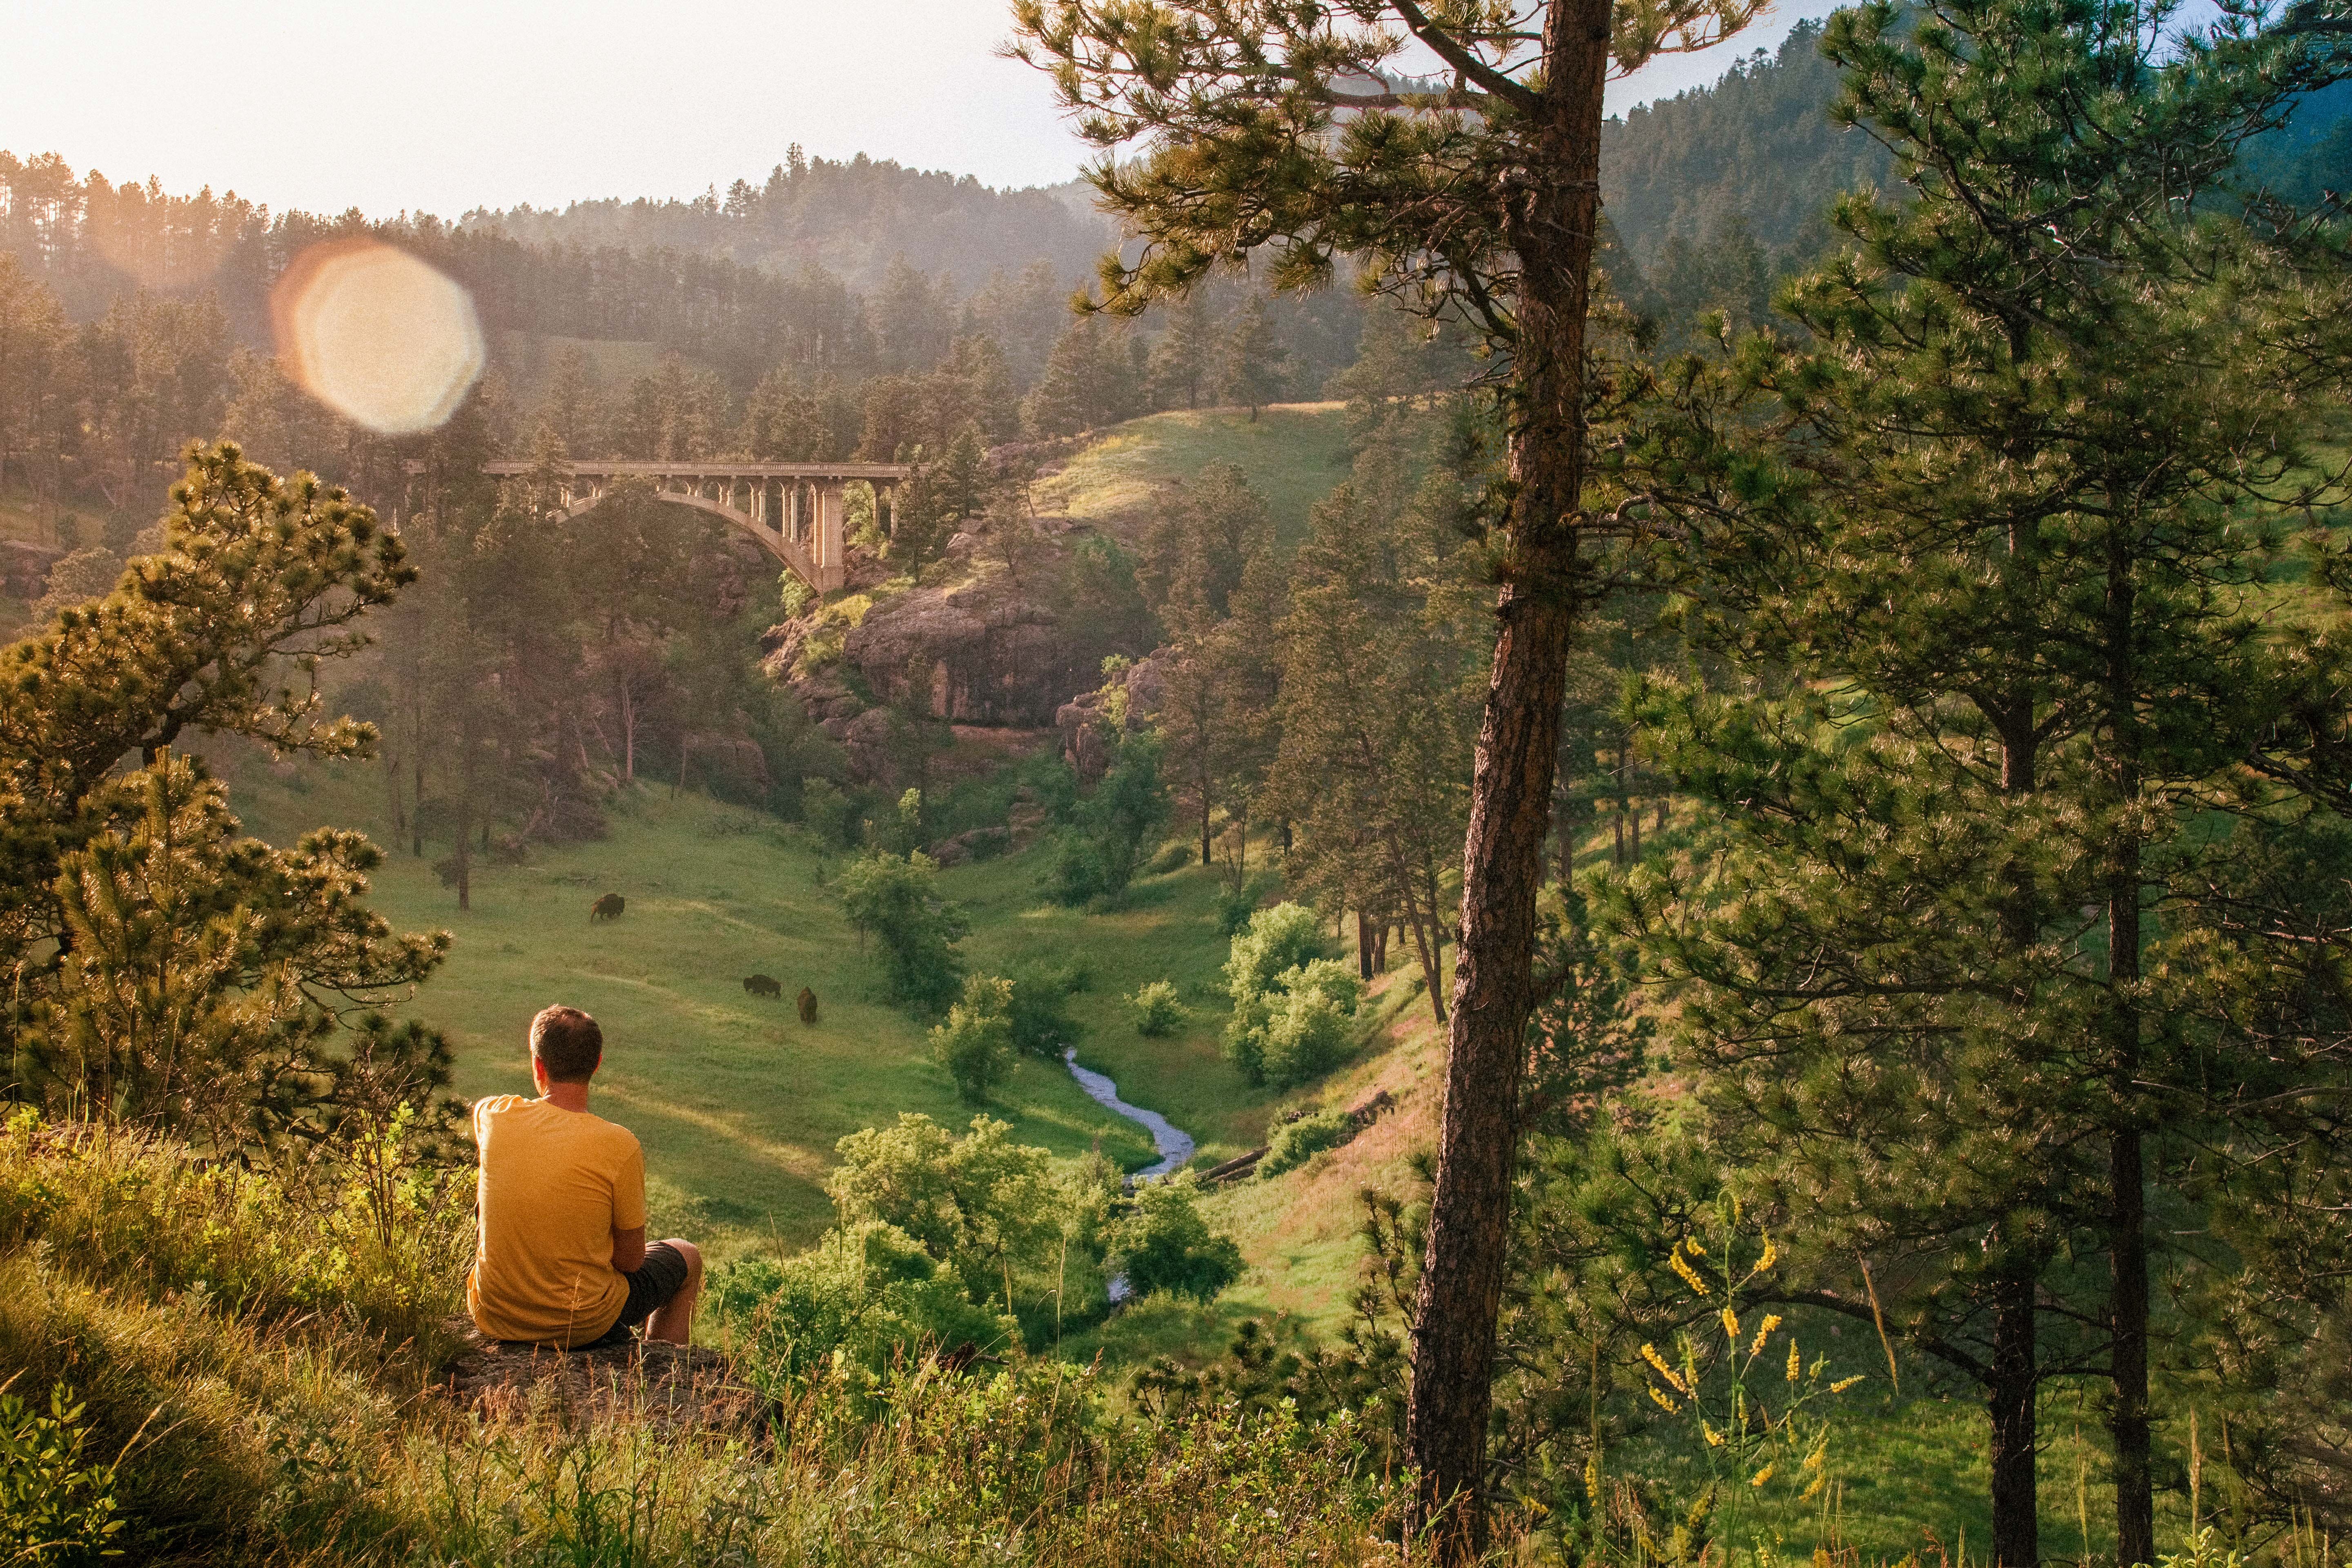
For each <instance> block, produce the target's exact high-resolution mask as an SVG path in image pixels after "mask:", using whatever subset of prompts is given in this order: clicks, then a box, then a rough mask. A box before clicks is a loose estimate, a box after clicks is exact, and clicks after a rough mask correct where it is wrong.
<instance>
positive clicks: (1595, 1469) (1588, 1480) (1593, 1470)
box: [1584, 1443, 1601, 1503]
mask: <svg viewBox="0 0 2352 1568" xmlns="http://www.w3.org/2000/svg"><path fill="white" fill-rule="evenodd" d="M1584 1495H1585V1496H1586V1497H1588V1498H1590V1499H1591V1500H1593V1501H1594V1502H1595V1503H1598V1502H1600V1500H1601V1445H1600V1444H1598V1443H1595V1444H1594V1445H1593V1446H1592V1457H1591V1458H1589V1459H1587V1460H1585V1461H1584Z"/></svg>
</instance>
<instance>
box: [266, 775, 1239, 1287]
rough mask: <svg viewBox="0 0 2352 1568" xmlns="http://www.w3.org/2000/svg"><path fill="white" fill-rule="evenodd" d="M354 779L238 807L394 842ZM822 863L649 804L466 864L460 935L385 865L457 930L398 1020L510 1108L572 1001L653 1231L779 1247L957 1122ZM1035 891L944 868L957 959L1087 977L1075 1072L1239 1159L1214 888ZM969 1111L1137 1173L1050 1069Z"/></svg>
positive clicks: (409, 867) (419, 865)
mask: <svg viewBox="0 0 2352 1568" xmlns="http://www.w3.org/2000/svg"><path fill="white" fill-rule="evenodd" d="M374 779H375V775H374V774H373V770H372V769H344V768H336V769H331V770H330V769H324V768H314V769H310V770H308V771H306V772H304V773H299V774H295V775H292V776H290V777H289V776H287V775H284V774H270V773H267V771H266V770H263V769H259V768H257V767H250V766H248V767H245V768H241V769H239V770H238V773H237V778H236V785H235V789H234V794H235V797H236V802H237V805H238V809H239V810H240V811H241V812H242V813H243V814H244V815H245V816H246V817H247V824H248V826H249V827H250V828H251V829H252V830H253V831H256V832H258V833H260V834H262V835H263V836H264V837H270V838H272V839H275V840H278V841H285V840H287V839H289V837H291V836H292V835H294V834H296V833H299V831H301V830H302V829H304V828H306V827H309V826H315V825H317V824H319V823H321V822H341V823H348V824H353V825H357V826H363V827H366V828H368V829H369V830H370V831H372V832H373V833H374V834H375V835H376V836H377V837H378V838H379V841H380V842H383V843H385V844H386V845H387V847H391V845H390V839H389V836H388V835H386V834H385V832H384V829H383V823H381V822H380V821H378V820H376V814H375V812H374V811H373V809H372V807H373V801H374V799H375V798H376V795H375V783H374ZM838 865H839V860H838V858H835V859H833V860H832V862H831V866H832V867H833V868H837V867H838ZM820 872H821V865H820V859H819V857H818V856H817V855H816V854H815V853H814V851H813V850H812V849H811V848H810V847H808V844H807V841H806V839H805V838H804V837H803V835H802V834H800V833H799V832H798V831H797V830H795V829H791V828H786V827H783V826H780V825H777V824H775V823H773V822H772V821H771V820H769V819H766V818H763V817H761V816H758V815H756V814H754V813H751V812H747V811H742V810H740V809H738V808H735V807H731V806H727V805H719V804H717V803H714V802H711V801H709V800H707V799H704V798H702V797H700V796H698V795H686V796H683V797H680V798H678V799H677V800H675V801H673V800H671V799H670V798H669V796H668V795H667V791H665V790H658V789H657V790H654V791H651V792H648V793H646V795H643V796H641V797H640V798H639V799H638V800H637V801H636V802H635V805H632V806H631V807H630V808H629V809H628V810H627V811H626V812H625V813H623V814H617V815H616V816H615V818H614V828H613V832H612V834H611V836H610V837H607V838H606V839H604V840H603V841H602V842H599V843H593V844H584V845H574V846H567V847H559V848H551V849H541V850H538V851H535V852H534V854H533V857H532V860H531V863H530V865H528V866H525V867H521V868H484V869H483V870H482V872H481V873H480V874H479V875H478V878H477V879H476V882H475V887H474V898H473V908H472V910H470V911H468V912H467V913H465V914H463V915H461V914H459V913H458V912H457V900H456V898H455V895H454V894H453V893H452V892H450V891H449V890H448V889H444V888H443V887H441V885H440V883H439V881H438V879H436V877H435V876H434V875H433V873H432V871H431V870H430V868H429V866H428V865H427V863H426V862H423V861H419V860H416V859H415V858H411V857H410V856H408V855H406V854H404V853H393V854H391V855H390V858H388V859H387V861H386V864H385V866H384V868H383V871H382V872H381V873H380V874H379V875H378V877H377V879H376V883H375V894H374V901H375V903H376V905H377V906H378V907H379V908H380V909H382V910H383V911H384V913H385V914H386V915H387V916H388V917H389V918H390V919H392V920H393V921H394V922H395V923H396V924H398V925H400V926H401V927H403V928H404V929H429V928H433V927H444V928H446V929H448V930H450V931H453V932H455V933H456V935H457V942H456V945H455V948H454V950H453V952H452V954H451V957H450V960H449V963H448V964H447V965H446V967H445V968H444V969H443V970H442V972H441V973H439V974H438V975H436V977H435V978H434V979H433V980H432V981H431V982H430V983H429V984H427V985H426V987H425V990H424V992H423V993H422V994H420V996H419V997H418V998H417V1000H416V1001H415V1004H414V1005H413V1006H412V1009H411V1010H412V1011H413V1012H414V1013H415V1016H419V1017H422V1018H425V1019H428V1020H430V1021H432V1022H434V1023H436V1024H437V1025H439V1026H443V1027H445V1028H446V1029H448V1030H449V1032H450V1034H451V1035H452V1037H453V1038H454V1039H455V1041H456V1043H457V1085H456V1088H457V1091H458V1092H459V1093H460V1094H463V1095H466V1096H468V1097H471V1096H476V1095H481V1094H490V1093H499V1092H528V1089H529V1082H530V1079H529V1068H528V1062H527V1056H526V1051H525V1047H524V1043H523V1042H524V1029H525V1026H527V1025H528V1023H529V1021H530V1016H531V1015H532V1014H533V1013H534V1012H536V1011H537V1010H538V1009H539V1008H540V1007H541V1006H544V1005H547V1004H548V1003H550V1002H554V1001H566V1002H570V1003H572V1004H574V1005H579V1006H583V1007H585V1008H587V1009H588V1010H589V1011H590V1012H592V1013H593V1014H595V1015H596V1016H597V1017H598V1019H599V1020H600V1021H601V1022H602V1023H603V1024H604V1028H605V1032H606V1037H607V1041H608V1046H607V1055H608V1061H607V1066H606V1068H605V1071H604V1075H603V1076H602V1077H601V1078H600V1079H599V1080H598V1081H599V1095H600V1104H602V1105H604V1106H607V1107H609V1108H610V1112H609V1113H610V1114H611V1115H613V1116H614V1118H615V1119H616V1120H619V1121H623V1122H625V1124H627V1125H628V1126H629V1127H630V1128H631V1129H633V1130H634V1131H636V1133H637V1134H638V1135H639V1137H640V1138H642V1139H643V1140H644V1142H645V1144H646V1153H647V1165H648V1184H649V1194H650V1196H651V1197H652V1200H653V1204H654V1207H655V1211H656V1224H657V1225H659V1226H680V1227H685V1228H687V1229H688V1230H694V1231H698V1232H703V1233H710V1232H716V1233H718V1234H719V1235H720V1236H721V1237H722V1239H725V1240H728V1241H730V1242H731V1243H732V1244H733V1245H738V1246H740V1245H748V1244H749V1243H750V1242H751V1240H752V1239H753V1238H755V1237H761V1236H770V1237H773V1238H774V1239H775V1240H777V1241H779V1242H781V1243H782V1244H784V1245H786V1246H791V1247H797V1246H801V1245H804V1244H805V1243H807V1242H808V1241H809V1240H810V1239H812V1238H813V1237H814V1235H815V1233H816V1232H817V1231H818V1230H819V1229H821V1228H822V1227H823V1226H824V1223H825V1221H826V1219H827V1217H828V1215H829V1213H830V1211H829V1207H828V1205H827V1204H826V1202H825V1200H824V1194H823V1192H822V1190H821V1189H822V1184H823V1181H824V1173H825V1171H826V1170H827V1169H829V1168H830V1166H831V1165H832V1163H833V1145H834V1143H835V1141H836V1140H838V1139H839V1138H840V1137H841V1136H842V1135H843V1134H845V1133H847V1132H851V1131H856V1129H858V1128H860V1127H865V1126H871V1125H874V1124H877V1123H879V1122H887V1121H889V1120H890V1119H891V1118H892V1117H894V1116H896V1115H897V1114H898V1112H899V1111H901V1110H915V1111H921V1112H923V1113H925V1114H927V1115H929V1116H931V1117H933V1118H935V1119H937V1120H939V1121H944V1122H948V1123H950V1124H953V1125H961V1123H962V1122H963V1121H966V1120H968V1119H969V1118H970V1116H971V1110H968V1109H966V1108H965V1107H963V1106H962V1105H961V1103H960V1102H959V1101H958V1100H957V1099H956V1097H955V1094H954V1091H953V1089H952V1087H951V1086H950V1084H949V1082H948V1079H947V1078H946V1075H945V1074H944V1073H943V1072H941V1071H940V1068H938V1067H937V1066H936V1065H934V1064H933V1063H932V1062H931V1060H930V1058H929V1051H928V1043H927V1040H926V1037H925V1033H924V1028H923V1026H922V1025H921V1024H920V1023H919V1022H918V1021H916V1020H914V1019H912V1018H910V1017H908V1016H907V1015H906V1014H904V1013H902V1012H900V1011H899V1010H898V1009H896V1008H893V1007H889V1006H887V1005H884V1004H882V1003H881V1002H880V1001H879V999H878V997H877V995H876V991H877V982H878V977H879V966H878V964H877V963H876V962H875V960H874V959H873V957H872V955H871V954H870V953H861V952H860V951H859V949H858V944H857V939H856V935H855V934H854V933H853V932H852V931H850V930H849V928H848V926H847V924H846V922H845V921H844V920H843V918H842V916H841V913H840V910H839V907H838V905H837V903H836V902H835V899H834V896H833V894H832V893H831V892H830V891H829V890H827V889H824V888H821V887H820V886H819V885H818V877H819V875H820ZM1038 872H1039V867H1038V864H1037V860H1036V857H1034V855H1024V856H1016V857H1013V858H1008V859H1003V860H997V861H992V862H989V863H986V864H982V865H978V866H969V867H959V868H955V869H952V870H950V871H947V872H945V873H943V874H942V878H941V880H942V886H943V889H944V890H945V892H946V893H947V895H948V896H949V897H950V898H951V899H953V900H956V901H957V902H958V903H960V904H961V905H962V906H964V907H965V909H966V910H968V911H969V913H970V914H971V921H972V927H973V930H972V934H971V937H969V938H968V939H967V940H966V942H965V943H964V950H965V952H966V953H967V955H968V957H969V959H970V961H971V963H972V965H973V966H974V967H975V968H978V969H982V970H997V969H1002V968H1005V967H1008V966H1011V965H1013V964H1017V963H1023V962H1024V961H1035V960H1043V961H1049V962H1055V963H1066V962H1068V961H1070V960H1071V959H1073V958H1083V959H1084V960H1085V962H1086V965H1087V968H1088V969H1089V970H1090V971H1091V972H1092V975H1093V984H1092V987H1091V989H1090V990H1089V991H1087V993H1085V994H1081V995H1079V996H1077V997H1076V998H1074V999H1073V1002H1072V1005H1071V1011H1072V1013H1073V1015H1074V1016H1075V1017H1076V1021H1077V1022H1078V1023H1079V1024H1080V1026H1082V1028H1083V1029H1084V1038H1083V1040H1082V1041H1081V1049H1080V1055H1081V1058H1082V1059H1083V1060H1085V1061H1086V1062H1087V1065H1088V1066H1090V1067H1094V1068H1098V1069H1100V1070H1103V1071H1107V1072H1108V1073H1110V1074H1111V1075H1112V1076H1113V1077H1114V1078H1116V1079H1118V1082H1119V1085H1120V1089H1121V1092H1122V1094H1123V1095H1124V1096H1125V1097H1126V1098H1127V1099H1129V1100H1130V1101H1132V1102H1135V1103H1139V1104H1143V1105H1149V1106H1150V1107H1152V1108H1153V1109H1155V1110H1162V1111H1164V1112H1165V1113H1166V1114H1168V1115H1169V1116H1170V1117H1171V1119H1172V1120H1174V1121H1176V1123H1177V1124H1178V1125H1179V1126H1181V1127H1183V1128H1184V1129H1186V1130H1187V1131H1190V1132H1192V1134H1193V1135H1194V1136H1195V1137H1196V1138H1197V1139H1198V1140H1199V1141H1200V1143H1201V1148H1202V1156H1203V1157H1204V1158H1223V1157H1224V1156H1226V1155H1228V1154H1231V1153H1234V1152H1240V1151H1242V1150H1244V1149H1248V1148H1252V1147H1255V1144H1256V1143H1257V1142H1259V1141H1260V1140H1261V1138H1262V1135H1263V1132H1264V1129H1265V1122H1266V1120H1267V1116H1268V1114H1269V1110H1270V1107H1271V1104H1272V1100H1273V1097H1272V1096H1271V1095H1270V1094H1268V1093H1267V1092H1265V1091H1263V1090H1254V1089H1250V1088H1249V1087H1248V1086H1247V1085H1245V1084H1244V1082H1243V1081H1242V1079H1241V1078H1240V1076H1239V1075H1238V1074H1237V1073H1235V1072H1234V1069H1233V1068H1231V1067H1229V1066H1228V1065H1227V1064H1226V1063H1225V1062H1224V1060H1223V1058H1222V1057H1220V1055H1219V1054H1218V1050H1217V1035H1218V1031H1219V1029H1220V1028H1221V1027H1222V1026H1223V1007H1222V1001H1223V996H1222V993H1221V992H1220V991H1219V990H1218V989H1217V985H1218V983H1219V971H1220V966H1221V965H1222V964H1223V961H1224V955H1225V943H1224V942H1223V939H1222V938H1220V937H1219V936H1218V935H1217V933H1216V929H1215V925H1214V917H1213V910H1212V900H1213V893H1214V889H1215V881H1214V879H1213V877H1212V876H1211V875H1210V874H1208V873H1206V872H1204V871H1202V869H1201V868H1197V867H1195V868H1190V869H1188V870H1183V871H1178V872H1174V873H1171V874H1170V875H1168V876H1164V877H1159V878H1153V879H1149V880H1147V881H1145V882H1143V883H1141V884H1139V886H1138V887H1137V889H1135V891H1134V894H1133V896H1132V898H1131V900H1129V908H1128V909H1127V910H1123V911H1120V912H1116V913H1109V914H1085V913H1081V912H1078V911H1076V910H1061V909H1055V908H1053V907H1051V906H1049V905H1045V904H1044V903H1043V902H1042V900H1039V899H1038V897H1037V895H1036V892H1035V887H1036V880H1037V877H1038ZM606 891H617V892H620V893H622V894H624V895H625V897H626V898H627V899H628V900H629V908H628V912H627V913H626V914H625V915H624V916H623V917H622V918H621V919H620V920H618V921H612V922H609V923H599V924H592V923H590V922H589V921H588V919H587V910H588V905H589V903H590V902H591V901H592V900H593V899H594V898H595V897H596V896H597V895H598V894H600V893H603V892H606ZM751 973H766V974H771V975H773V976H775V977H776V978H777V979H779V980H780V981H782V983H783V985H784V989H785V993H786V1000H785V1001H783V1002H781V1003H778V1002H765V1001H760V1000H757V999H754V998H753V997H751V996H750V995H748V994H745V993H744V991H743V989H742V984H741V982H742V978H743V976H745V975H747V974H751ZM1161 978H1168V979H1172V980H1174V981H1175V982H1176V984H1177V985H1178V987H1179V989H1180V991H1181V993H1182V994H1183V995H1184V997H1185V999H1186V1001H1187V1003H1188V1004H1189V1005H1190V1017H1189V1019H1188V1022H1187V1026H1186V1027H1185V1028H1184V1029H1183V1030H1182V1031H1181V1032H1180V1033H1179V1034H1177V1035H1175V1036H1173V1037H1167V1038H1162V1039H1157V1040H1147V1039H1144V1038H1142V1037H1139V1036H1138V1035H1137V1034H1136V1033H1135V1031H1134V1028H1133V1026H1131V1025H1130V1024H1129V1022H1128V1021H1127V1018H1126V1016H1125V1008H1124V1005H1123V998H1124V997H1125V996H1126V995H1127V994H1129V993H1130V992H1132V991H1134V990H1135V989H1136V988H1137V987H1138V986H1139V985H1141V984H1144V983H1145V982H1146V981H1150V980H1156V979H1161ZM803 984H805V985H808V986H810V987H812V988H813V989H814V990H815V992H816V993H817V995H818V997H819V1000H820V1017H819V1021H818V1023H817V1025H816V1026H814V1027H813V1028H803V1026H801V1024H800V1023H799V1021H798V1019H797V1017H796V1016H794V1013H793V1007H792V1005H791V1001H790V997H791V994H793V993H794V992H796V991H797V990H798V989H799V988H800V987H801V986H802V985H803ZM989 1111H990V1113H991V1114H992V1115H997V1116H1002V1117H1004V1118H1005V1119H1007V1120H1009V1121H1012V1122H1013V1124H1014V1126H1015V1129H1016V1131H1017V1134H1018V1136H1020V1137H1021V1138H1022V1139H1023V1140H1024V1141H1026V1142H1034V1143H1038V1144H1041V1145H1043V1146H1045V1147H1046V1148H1048V1149H1051V1150H1053V1151H1054V1152H1055V1153H1057V1154H1063V1155H1075V1154H1077V1153H1080V1152H1084V1151H1085V1150H1086V1149H1087V1147H1088V1146H1089V1145H1090V1144H1091V1143H1092V1142H1094V1140H1095V1139H1096V1138H1097V1136H1099V1137H1100V1138H1101V1139H1102V1144H1103V1148H1104V1151H1105V1152H1107V1153H1108V1154H1110V1155H1111V1156H1112V1157H1113V1158H1114V1159H1117V1160H1118V1161H1119V1162H1120V1163H1124V1164H1127V1165H1129V1166H1135V1165H1139V1164H1143V1163H1149V1162H1150V1160H1151V1159H1152V1158H1153V1157H1154V1156H1153V1152H1152V1150H1151V1147H1150V1141H1149V1139H1148V1138H1147V1137H1146V1136H1145V1135H1144V1133H1143V1132H1142V1131H1141V1130H1140V1129H1139V1128H1138V1127H1137V1126H1136V1125H1135V1124H1134V1123H1132V1122H1129V1121H1126V1120H1124V1119H1123V1118H1118V1117H1114V1116H1112V1115H1111V1114H1110V1113H1109V1112H1108V1111H1106V1110H1102V1109H1101V1108H1100V1107H1098V1106H1097V1105H1096V1104H1095V1103H1094V1102H1093V1101H1092V1100H1087V1098H1086V1097H1085V1096H1084V1094H1083V1093H1081V1092H1080V1091H1079V1089H1077V1087H1076V1084H1075V1083H1074V1082H1072V1080H1071V1079H1069V1078H1068V1076H1067V1075H1066V1073H1064V1072H1063V1071H1061V1070H1060V1069H1059V1068H1057V1067H1055V1066H1054V1065H1051V1064H1048V1063H1045V1062H1041V1061H1035V1060H1024V1062H1023V1063H1022V1064H1021V1065H1020V1067H1019V1068H1018V1070H1017V1071H1016V1074H1015V1076H1014V1078H1013V1081H1012V1082H1011V1083H1010V1084H1009V1085H1008V1086H1006V1087H1005V1088H1004V1089H1003V1090H1001V1091H1000V1093H999V1095H998V1098H997V1100H996V1102H995V1103H993V1104H992V1105H991V1106H990V1107H989Z"/></svg>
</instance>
